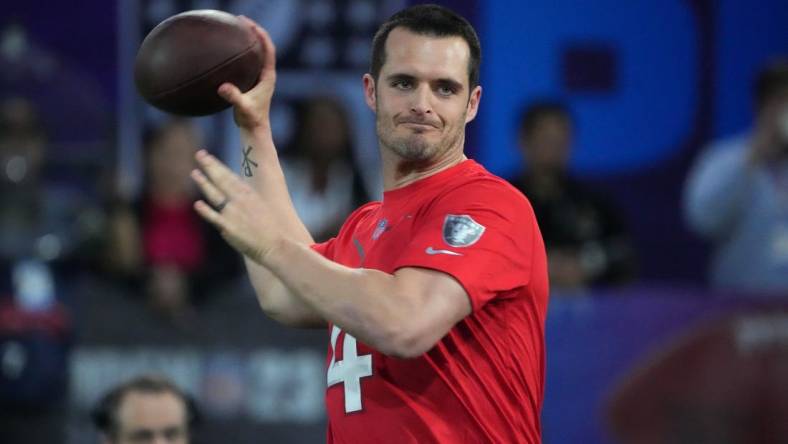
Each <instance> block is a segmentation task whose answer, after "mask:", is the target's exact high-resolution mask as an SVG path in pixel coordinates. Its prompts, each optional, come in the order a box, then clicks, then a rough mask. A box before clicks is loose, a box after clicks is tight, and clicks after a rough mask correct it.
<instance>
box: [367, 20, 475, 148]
mask: <svg viewBox="0 0 788 444" xmlns="http://www.w3.org/2000/svg"><path fill="white" fill-rule="evenodd" d="M469 59H470V49H469V48H468V44H467V43H466V42H465V40H463V39H462V38H460V37H430V36H423V35H418V34H415V33H413V32H411V31H408V30H407V29H405V28H395V29H393V30H392V31H391V33H390V34H389V35H388V39H387V40H386V61H385V63H384V64H383V66H382V68H381V70H380V74H379V76H378V79H377V81H375V79H373V78H372V77H371V76H370V75H369V74H367V75H365V76H364V90H365V95H366V99H367V104H368V105H369V106H370V107H371V108H372V109H373V110H374V111H375V113H376V121H377V125H376V126H377V132H378V137H379V138H380V142H381V147H382V149H383V150H384V151H385V150H388V151H390V152H392V153H394V154H395V155H396V156H397V157H398V158H400V159H402V160H404V161H413V162H425V161H426V162H429V161H431V160H434V159H438V158H440V157H441V156H442V155H443V154H446V153H447V152H449V151H450V150H451V149H452V148H456V149H460V150H461V149H462V145H463V142H464V138H465V124H466V123H468V122H470V121H471V120H473V118H474V117H476V111H477V109H478V104H479V99H480V97H481V87H478V86H477V87H475V88H474V89H473V90H472V91H471V90H470V85H469V79H468V61H469Z"/></svg>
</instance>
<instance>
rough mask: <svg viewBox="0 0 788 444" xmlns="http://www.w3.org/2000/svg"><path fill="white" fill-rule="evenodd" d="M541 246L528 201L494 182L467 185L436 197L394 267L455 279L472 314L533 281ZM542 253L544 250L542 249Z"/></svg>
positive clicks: (422, 216) (416, 225)
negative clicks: (444, 274)
mask: <svg viewBox="0 0 788 444" xmlns="http://www.w3.org/2000/svg"><path fill="white" fill-rule="evenodd" d="M535 248H541V249H542V250H544V245H543V243H542V242H541V236H540V235H539V230H538V228H537V226H536V218H535V216H534V213H533V210H532V209H531V206H530V204H529V203H528V201H527V200H526V198H525V197H524V196H523V195H522V194H520V193H519V192H518V191H516V190H515V189H513V188H511V187H508V186H506V185H504V184H501V183H499V182H496V181H482V182H480V183H478V182H477V183H469V184H466V185H463V186H461V187H458V188H456V189H454V190H452V191H450V192H448V193H446V194H444V195H443V196H441V197H439V198H438V199H437V200H436V201H435V202H433V204H432V205H431V206H430V207H428V209H427V210H426V211H425V212H424V214H423V215H420V216H419V219H418V220H417V221H415V224H414V230H413V236H412V238H411V241H410V243H409V245H408V246H407V248H405V250H404V253H403V254H402V255H401V256H400V257H399V258H398V260H397V261H396V263H395V267H394V269H395V270H396V269H399V268H403V267H422V268H429V269H433V270H437V271H441V272H444V273H447V274H449V275H450V276H452V277H454V278H455V279H456V280H457V281H458V282H459V283H460V284H461V285H462V286H463V287H464V288H465V291H466V292H467V293H468V296H469V298H470V301H471V305H472V307H473V310H474V311H476V310H478V309H479V308H481V307H482V306H484V304H486V303H488V302H490V301H491V300H492V299H494V298H496V297H506V296H502V295H506V294H507V293H509V294H513V292H511V291H510V290H514V289H518V288H520V287H523V286H526V285H528V284H529V282H530V281H531V276H532V268H533V261H534V256H535V255H534V249H535ZM542 254H543V251H542Z"/></svg>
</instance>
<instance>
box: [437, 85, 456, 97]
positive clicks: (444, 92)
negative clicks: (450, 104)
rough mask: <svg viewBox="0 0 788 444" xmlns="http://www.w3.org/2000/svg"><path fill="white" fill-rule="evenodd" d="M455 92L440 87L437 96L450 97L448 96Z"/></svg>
mask: <svg viewBox="0 0 788 444" xmlns="http://www.w3.org/2000/svg"><path fill="white" fill-rule="evenodd" d="M455 92H457V91H456V90H455V89H454V88H452V87H451V86H440V87H438V94H440V95H442V96H450V95H452V94H454V93H455Z"/></svg>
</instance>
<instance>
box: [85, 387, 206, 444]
mask: <svg viewBox="0 0 788 444" xmlns="http://www.w3.org/2000/svg"><path fill="white" fill-rule="evenodd" d="M92 419H93V424H94V425H95V426H96V428H97V429H98V431H99V432H100V434H101V443H102V444H133V443H168V444H188V443H189V442H190V441H191V439H192V436H191V435H192V434H193V433H194V427H195V426H196V425H197V423H198V422H199V414H198V412H197V409H196V407H195V405H194V402H193V400H192V399H191V398H190V397H189V396H188V395H186V394H185V393H184V392H182V391H181V390H180V389H179V388H178V387H177V386H176V385H175V384H173V383H172V382H170V381H169V380H167V379H165V378H162V377H158V376H139V377H137V378H134V379H132V380H130V381H128V382H125V383H123V384H121V385H119V386H117V387H115V388H113V389H112V390H110V391H109V392H108V393H107V394H106V395H104V397H103V398H102V399H101V400H100V401H99V403H98V405H97V406H96V407H95V409H94V410H93V412H92Z"/></svg>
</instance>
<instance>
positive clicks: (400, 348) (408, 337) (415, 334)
mask: <svg viewBox="0 0 788 444" xmlns="http://www.w3.org/2000/svg"><path fill="white" fill-rule="evenodd" d="M436 342H437V341H433V340H431V339H430V338H429V337H428V335H426V334H423V333H421V332H419V331H418V330H413V329H409V330H405V329H402V330H399V332H398V333H397V334H395V335H392V336H391V337H390V339H389V340H388V341H387V343H386V344H385V348H386V349H387V350H386V351H385V352H383V351H382V350H381V351H382V352H383V353H384V354H386V355H388V356H391V357H394V358H398V359H413V358H417V357H419V356H421V355H423V354H424V353H427V352H428V351H429V350H430V349H432V347H434V346H435V343H436Z"/></svg>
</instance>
